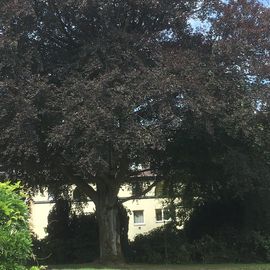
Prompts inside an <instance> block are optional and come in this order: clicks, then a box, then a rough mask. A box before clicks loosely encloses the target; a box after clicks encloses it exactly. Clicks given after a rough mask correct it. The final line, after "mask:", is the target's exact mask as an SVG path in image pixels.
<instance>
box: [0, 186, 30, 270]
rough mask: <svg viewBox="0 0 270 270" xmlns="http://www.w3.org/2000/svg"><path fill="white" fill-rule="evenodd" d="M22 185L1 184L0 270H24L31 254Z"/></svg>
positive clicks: (26, 210)
mask: <svg viewBox="0 0 270 270" xmlns="http://www.w3.org/2000/svg"><path fill="white" fill-rule="evenodd" d="M24 197H25V196H24V194H23V193H22V192H21V191H20V185H19V183H17V184H11V183H10V182H4V183H0V263H1V265H0V270H23V269H25V267H24V266H23V265H25V263H26V261H27V259H28V258H29V257H30V254H31V235H30V230H29V226H28V209H27V206H26V204H25V203H24V201H23V198H24Z"/></svg>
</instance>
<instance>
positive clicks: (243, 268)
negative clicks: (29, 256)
mask: <svg viewBox="0 0 270 270" xmlns="http://www.w3.org/2000/svg"><path fill="white" fill-rule="evenodd" d="M49 269H50V270H56V269H61V270H72V269H74V270H75V269H81V270H95V269H103V270H112V269H115V270H120V269H121V270H122V269H127V270H270V264H200V265H137V264H136V265H133V264H131V265H125V266H121V267H117V268H116V267H112V268H106V267H102V266H95V265H62V266H61V265H58V266H51V267H50V268H49Z"/></svg>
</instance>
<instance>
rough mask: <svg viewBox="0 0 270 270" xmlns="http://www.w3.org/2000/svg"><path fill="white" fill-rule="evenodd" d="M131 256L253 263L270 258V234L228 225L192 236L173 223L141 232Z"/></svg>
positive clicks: (149, 259) (136, 258)
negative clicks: (193, 237) (145, 232)
mask: <svg viewBox="0 0 270 270" xmlns="http://www.w3.org/2000/svg"><path fill="white" fill-rule="evenodd" d="M131 247H132V250H133V256H132V257H131V258H130V260H132V261H134V262H140V263H164V262H167V263H233V262H234V263H250V262H253V263H254V262H269V261H270V236H269V235H268V234H267V233H263V232H258V231H239V230H237V229H235V228H231V227H228V226H225V227H223V228H221V229H220V230H219V231H215V232H213V233H212V235H209V234H205V235H203V236H201V237H200V238H199V239H196V240H191V239H190V238H189V237H187V235H186V234H185V231H184V230H177V229H175V228H173V227H172V226H170V225H169V226H165V227H161V228H158V229H155V230H153V231H151V232H149V233H148V234H144V235H138V236H137V237H136V238H135V240H134V242H132V243H131Z"/></svg>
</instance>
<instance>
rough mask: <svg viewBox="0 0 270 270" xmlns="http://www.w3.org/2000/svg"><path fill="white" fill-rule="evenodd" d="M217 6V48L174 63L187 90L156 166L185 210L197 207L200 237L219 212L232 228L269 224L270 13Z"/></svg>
mask: <svg viewBox="0 0 270 270" xmlns="http://www.w3.org/2000/svg"><path fill="white" fill-rule="evenodd" d="M209 4H211V6H210V7H211V9H210V11H209V9H207V10H208V12H210V14H212V15H213V16H212V17H211V18H210V19H209V20H208V22H209V29H208V32H207V34H206V40H207V41H208V42H209V44H211V50H208V51H205V50H204V51H201V52H200V51H199V50H198V49H197V48H195V52H194V50H193V51H185V52H183V51H182V50H179V49H177V48H175V49H174V51H173V52H174V53H173V54H172V56H171V57H168V58H167V59H168V61H169V62H170V63H171V68H172V71H173V72H174V74H175V76H176V78H177V79H178V80H179V81H181V82H182V84H183V88H184V89H185V90H184V91H183V92H182V94H181V96H179V97H178V98H179V100H180V101H179V102H181V103H180V104H179V103H178V106H176V109H175V115H176V116H178V118H176V119H179V120H178V126H175V125H174V126H173V128H172V129H171V130H170V131H171V132H168V143H167V148H166V150H164V151H162V152H161V153H160V155H159V157H160V159H159V160H158V159H156V162H157V163H158V165H156V166H157V167H159V166H160V167H161V168H162V169H163V173H164V174H165V175H168V176H170V178H171V183H173V186H174V187H173V188H172V190H173V196H180V197H181V198H182V206H183V205H184V206H185V207H186V208H184V211H185V212H188V210H190V209H195V210H196V213H195V218H194V219H193V220H192V223H193V225H194V226H193V231H192V232H193V233H194V232H195V231H196V230H197V234H198V233H200V232H201V231H202V230H203V229H202V228H203V226H202V223H204V225H205V224H206V225H205V226H204V228H205V227H207V230H208V232H211V231H213V227H214V226H215V224H217V223H219V221H220V220H219V221H218V216H217V215H216V214H215V213H217V211H219V212H221V216H222V215H223V217H226V220H227V222H228V223H230V222H232V220H230V218H232V219H234V222H235V225H236V226H240V225H239V222H240V223H241V222H242V223H243V224H242V225H241V226H244V227H250V228H253V229H254V228H255V227H256V226H257V228H258V225H259V223H261V225H262V226H259V227H260V228H261V229H262V228H263V227H264V228H265V226H263V224H262V223H263V222H261V221H262V219H267V220H268V219H269V218H268V216H269V211H268V213H267V211H266V209H267V205H268V203H267V201H268V200H267V199H266V198H265V199H263V197H265V194H267V193H268V192H269V189H270V185H269V183H270V181H269V180H270V166H269V158H270V156H269V150H270V145H269V136H270V130H269V104H270V103H269V101H270V100H269V93H270V92H269V90H270V80H269V52H270V47H269V45H270V43H269V38H270V31H269V26H270V25H269V19H268V18H269V16H270V10H269V8H265V7H263V6H262V5H260V4H259V3H258V2H256V1H228V3H222V2H220V3H219V2H213V3H209ZM208 8H209V6H208ZM204 11H205V10H202V12H204ZM201 15H202V16H205V13H201ZM202 18H203V17H202ZM204 18H205V17H204ZM208 18H209V17H208ZM171 52H172V50H170V53H171ZM183 55H184V56H185V58H184V57H183ZM177 58H178V59H179V61H178V62H177V61H173V59H177ZM180 59H181V60H182V61H180ZM183 59H184V61H183ZM187 67H188V68H187ZM168 178H169V177H168ZM252 198H253V199H252ZM217 209H218V210H217ZM228 209H230V210H234V211H232V212H231V213H230V211H229V210H228ZM200 210H202V211H203V213H201V212H200ZM189 213H190V212H189ZM211 213H212V215H211V217H210V214H211ZM240 213H241V214H240ZM230 214H231V217H229V215H230ZM236 216H237V218H236ZM254 216H256V217H257V219H255V220H256V221H257V225H256V222H255V220H254ZM198 217H199V218H198ZM259 217H260V218H259ZM195 219H196V220H195ZM198 219H201V220H199V221H198ZM239 219H241V221H239ZM223 221H224V219H222V222H223ZM222 222H221V223H222ZM267 222H268V221H267ZM236 223H237V224H236ZM196 226H198V227H196ZM194 235H195V233H194Z"/></svg>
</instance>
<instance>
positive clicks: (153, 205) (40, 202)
mask: <svg viewBox="0 0 270 270" xmlns="http://www.w3.org/2000/svg"><path fill="white" fill-rule="evenodd" d="M130 195H131V190H130V189H129V188H128V187H127V186H124V187H122V188H121V189H120V191H119V194H118V196H119V197H120V198H126V197H128V196H130ZM53 205H54V203H53V202H51V201H50V198H49V197H48V194H47V193H44V194H43V195H42V194H38V195H37V196H35V197H34V198H33V203H32V204H31V227H32V230H33V232H34V233H35V234H36V235H37V236H38V238H40V239H42V238H44V237H45V236H46V230H45V229H46V227H47V225H48V219H47V218H48V214H49V212H50V211H51V209H52V207H53ZM124 206H125V207H126V209H127V211H128V216H129V232H128V237H129V239H130V240H133V239H134V237H135V236H136V235H138V234H141V233H147V232H149V231H150V230H152V229H154V228H157V227H159V226H162V225H164V221H156V209H162V208H164V201H163V200H162V199H157V198H155V197H154V190H151V191H150V192H149V193H147V195H146V196H145V198H144V199H137V200H129V201H127V202H125V203H124ZM84 211H85V212H88V213H93V212H94V211H95V205H94V203H93V202H89V203H88V204H87V205H86V207H85V208H84ZM134 211H143V218H144V220H143V222H142V223H140V224H136V222H134V221H136V220H134Z"/></svg>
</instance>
